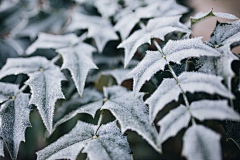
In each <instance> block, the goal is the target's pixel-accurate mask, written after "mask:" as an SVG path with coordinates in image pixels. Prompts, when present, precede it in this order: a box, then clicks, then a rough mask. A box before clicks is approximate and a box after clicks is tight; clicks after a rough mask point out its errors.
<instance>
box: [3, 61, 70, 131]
mask: <svg viewBox="0 0 240 160" xmlns="http://www.w3.org/2000/svg"><path fill="white" fill-rule="evenodd" d="M13 74H15V75H16V74H27V75H28V76H29V79H28V80H27V82H26V84H27V85H29V87H30V89H31V93H32V96H31V99H30V104H34V105H36V106H37V108H38V110H39V113H40V115H41V117H42V119H43V122H44V125H45V126H46V128H47V130H48V131H49V132H50V133H51V131H52V121H53V113H54V106H55V102H56V101H57V100H58V99H63V98H64V95H63V93H62V91H61V81H62V80H65V77H64V75H63V73H62V72H61V70H60V68H59V67H58V66H56V65H54V64H53V63H52V62H50V61H48V60H47V59H46V58H44V57H31V58H15V59H14V58H13V59H12V58H10V59H8V60H7V63H6V65H5V66H3V68H2V70H1V71H0V79H1V78H3V77H5V76H8V75H13Z"/></svg>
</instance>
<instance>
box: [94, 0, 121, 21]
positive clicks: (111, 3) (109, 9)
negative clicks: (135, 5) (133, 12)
mask: <svg viewBox="0 0 240 160" xmlns="http://www.w3.org/2000/svg"><path fill="white" fill-rule="evenodd" d="M94 6H95V7H96V8H97V10H98V12H99V13H101V15H102V16H103V17H105V18H109V17H112V16H113V15H114V14H115V13H116V12H117V11H119V9H120V8H121V7H120V5H119V4H118V2H117V1H116V0H96V1H95V2H94Z"/></svg>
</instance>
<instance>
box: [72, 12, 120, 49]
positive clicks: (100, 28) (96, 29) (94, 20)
mask: <svg viewBox="0 0 240 160" xmlns="http://www.w3.org/2000/svg"><path fill="white" fill-rule="evenodd" d="M83 29H88V34H87V36H88V37H92V38H94V40H95V42H96V45H97V48H98V50H99V52H102V51H103V49H104V47H105V45H106V44H107V42H108V41H111V40H117V39H118V36H117V34H116V33H115V31H114V30H113V28H112V25H111V23H110V22H109V21H108V20H107V19H104V18H101V17H98V16H88V15H84V14H81V13H77V12H73V14H72V21H71V23H70V24H69V26H68V27H67V31H68V32H73V31H76V30H83Z"/></svg>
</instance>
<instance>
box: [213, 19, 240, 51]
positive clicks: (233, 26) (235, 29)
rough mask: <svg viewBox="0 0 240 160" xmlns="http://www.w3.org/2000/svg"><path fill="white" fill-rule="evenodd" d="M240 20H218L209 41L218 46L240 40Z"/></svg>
mask: <svg viewBox="0 0 240 160" xmlns="http://www.w3.org/2000/svg"><path fill="white" fill-rule="evenodd" d="M239 37H240V20H238V21H234V22H228V23H220V22H217V25H216V27H215V29H214V31H213V33H212V35H211V38H210V40H209V43H210V44H212V45H213V46H214V47H216V48H218V47H219V46H223V45H228V46H229V47H230V45H232V44H233V43H235V42H239V41H240V38H239Z"/></svg>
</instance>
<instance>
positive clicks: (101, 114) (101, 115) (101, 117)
mask: <svg viewBox="0 0 240 160" xmlns="http://www.w3.org/2000/svg"><path fill="white" fill-rule="evenodd" d="M104 113H105V110H102V111H101V113H100V117H99V119H98V124H97V129H96V131H95V134H94V135H95V136H97V132H98V130H99V128H100V127H101V125H102V122H103V118H104Z"/></svg>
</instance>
